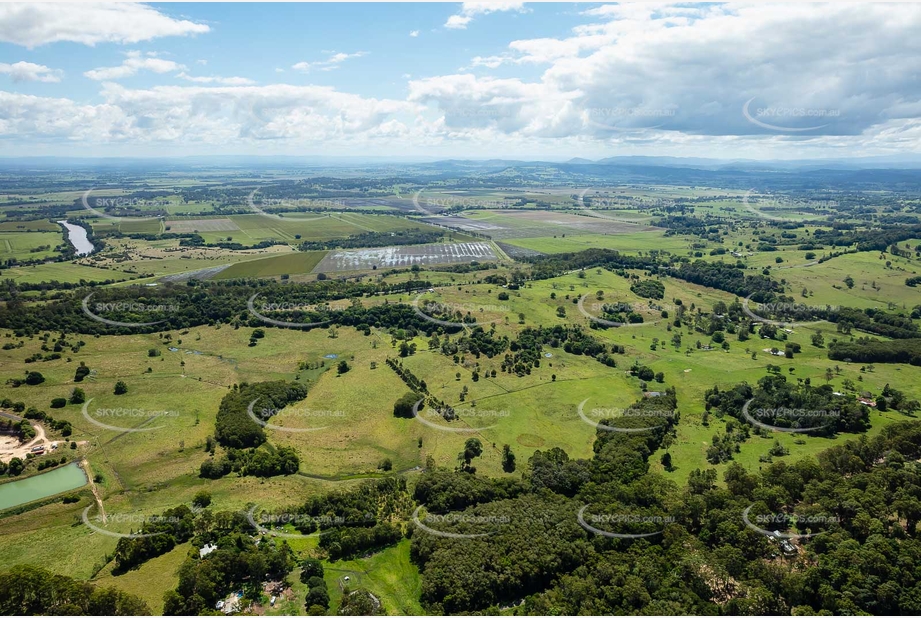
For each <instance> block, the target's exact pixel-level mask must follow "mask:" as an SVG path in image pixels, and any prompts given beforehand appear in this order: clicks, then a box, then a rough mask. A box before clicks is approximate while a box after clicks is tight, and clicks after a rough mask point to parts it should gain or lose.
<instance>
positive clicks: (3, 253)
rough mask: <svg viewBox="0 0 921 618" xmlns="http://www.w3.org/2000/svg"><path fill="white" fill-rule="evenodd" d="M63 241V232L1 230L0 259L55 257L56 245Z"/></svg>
mask: <svg viewBox="0 0 921 618" xmlns="http://www.w3.org/2000/svg"><path fill="white" fill-rule="evenodd" d="M63 243H64V237H63V232H4V231H0V260H3V261H6V260H11V259H12V260H42V259H45V258H49V257H54V256H55V255H58V252H57V251H55V247H57V246H59V245H62V244H63ZM42 247H45V248H43V249H41V248H42ZM38 249H41V250H38Z"/></svg>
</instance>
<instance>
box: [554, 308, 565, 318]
mask: <svg viewBox="0 0 921 618" xmlns="http://www.w3.org/2000/svg"><path fill="white" fill-rule="evenodd" d="M556 315H557V317H560V318H565V317H566V307H557V308H556Z"/></svg>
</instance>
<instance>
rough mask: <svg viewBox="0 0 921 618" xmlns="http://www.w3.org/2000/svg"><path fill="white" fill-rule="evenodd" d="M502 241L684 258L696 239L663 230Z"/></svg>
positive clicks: (549, 249)
mask: <svg viewBox="0 0 921 618" xmlns="http://www.w3.org/2000/svg"><path fill="white" fill-rule="evenodd" d="M502 242H504V243H508V244H510V245H515V246H516V247H523V248H525V249H532V250H534V251H540V252H541V253H570V252H578V251H585V250H586V249H614V250H616V251H621V252H623V253H636V252H638V251H644V252H645V251H671V252H672V253H676V254H679V255H683V254H685V253H687V252H688V251H691V244H692V242H693V241H692V240H690V239H689V238H688V237H685V236H666V235H665V233H664V232H662V231H660V230H655V231H648V232H623V233H618V234H580V235H576V234H572V235H570V234H566V235H565V236H560V235H558V236H555V237H553V236H546V237H537V238H509V239H507V240H503V241H502Z"/></svg>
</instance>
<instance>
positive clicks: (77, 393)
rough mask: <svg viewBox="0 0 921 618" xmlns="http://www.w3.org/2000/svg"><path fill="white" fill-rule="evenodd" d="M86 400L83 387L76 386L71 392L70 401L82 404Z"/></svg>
mask: <svg viewBox="0 0 921 618" xmlns="http://www.w3.org/2000/svg"><path fill="white" fill-rule="evenodd" d="M85 401H86V392H85V391H84V390H83V389H82V388H79V387H77V388H75V389H74V390H73V391H71V393H70V403H76V404H81V403H83V402H85Z"/></svg>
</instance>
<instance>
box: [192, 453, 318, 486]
mask: <svg viewBox="0 0 921 618" xmlns="http://www.w3.org/2000/svg"><path fill="white" fill-rule="evenodd" d="M300 465H301V461H300V458H299V457H298V455H297V451H296V450H295V449H294V448H293V447H290V446H282V447H279V448H277V449H269V448H266V447H265V446H261V447H257V448H251V449H235V448H230V449H227V452H226V454H225V455H224V456H223V457H221V458H220V459H215V458H214V457H209V458H208V459H206V460H205V461H203V462H202V464H201V467H200V468H199V475H200V476H201V477H202V478H207V479H218V478H221V477H222V476H226V475H227V474H230V473H231V472H236V473H237V474H239V475H240V476H259V477H269V476H280V475H289V474H297V471H298V469H299V468H300Z"/></svg>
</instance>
